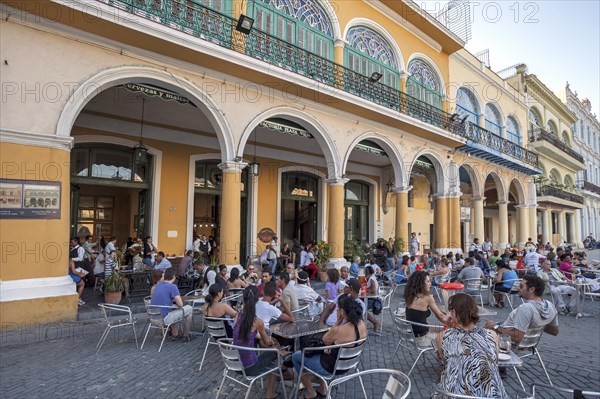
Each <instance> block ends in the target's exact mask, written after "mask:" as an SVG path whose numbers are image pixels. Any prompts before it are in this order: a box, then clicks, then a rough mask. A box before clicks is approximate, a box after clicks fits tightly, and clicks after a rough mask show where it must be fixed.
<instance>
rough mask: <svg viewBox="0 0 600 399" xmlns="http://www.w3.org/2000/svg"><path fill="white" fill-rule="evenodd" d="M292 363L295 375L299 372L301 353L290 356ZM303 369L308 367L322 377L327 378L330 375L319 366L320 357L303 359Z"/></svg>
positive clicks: (297, 352)
mask: <svg viewBox="0 0 600 399" xmlns="http://www.w3.org/2000/svg"><path fill="white" fill-rule="evenodd" d="M292 363H294V369H296V373H299V372H300V363H302V351H296V352H294V354H293V355H292ZM304 367H308V368H309V369H311V370H312V371H314V372H315V373H317V374H319V375H322V376H324V377H329V376H330V375H331V374H330V373H329V372H328V371H327V370H325V369H324V368H323V366H321V355H320V354H318V355H317V354H315V355H314V356H311V357H305V358H304Z"/></svg>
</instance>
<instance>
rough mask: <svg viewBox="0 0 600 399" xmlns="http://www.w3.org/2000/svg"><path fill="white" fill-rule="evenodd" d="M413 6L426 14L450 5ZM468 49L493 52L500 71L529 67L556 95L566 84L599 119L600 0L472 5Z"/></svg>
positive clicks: (507, 0) (508, 0) (425, 3)
mask: <svg viewBox="0 0 600 399" xmlns="http://www.w3.org/2000/svg"><path fill="white" fill-rule="evenodd" d="M415 2H416V3H417V4H419V5H421V7H422V8H425V9H426V10H427V11H432V10H435V9H436V7H437V9H440V8H441V7H443V6H444V5H445V4H446V3H448V1H422V0H415ZM471 20H472V25H471V34H472V37H471V39H470V40H469V42H468V43H467V45H466V48H467V50H469V51H470V52H471V53H473V54H476V53H478V52H479V51H482V50H485V49H489V52H490V66H491V68H492V70H494V71H498V70H501V69H504V68H505V67H509V66H512V65H514V64H517V63H521V62H522V63H525V64H527V67H528V72H529V73H530V74H535V75H536V76H537V77H538V78H539V79H540V80H541V81H542V82H544V84H545V85H546V86H547V87H548V88H549V89H550V90H552V91H553V92H554V93H557V92H559V91H560V90H562V89H563V88H564V87H565V83H566V82H567V81H568V82H569V84H570V87H571V90H572V91H577V93H578V97H579V99H580V100H582V99H583V98H585V97H587V98H589V99H590V101H591V102H592V113H595V114H596V115H597V117H598V118H600V112H599V110H600V0H573V1H565V0H563V1H560V0H542V1H516V0H504V1H502V0H500V1H487V0H479V1H475V0H471Z"/></svg>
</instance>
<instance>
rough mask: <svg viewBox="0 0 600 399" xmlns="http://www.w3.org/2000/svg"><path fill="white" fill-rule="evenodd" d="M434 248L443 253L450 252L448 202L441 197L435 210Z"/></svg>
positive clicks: (437, 197) (438, 198)
mask: <svg viewBox="0 0 600 399" xmlns="http://www.w3.org/2000/svg"><path fill="white" fill-rule="evenodd" d="M433 246H434V247H435V248H436V249H438V250H441V252H442V253H446V252H447V250H448V200H447V198H444V197H440V196H436V197H435V206H434V208H433Z"/></svg>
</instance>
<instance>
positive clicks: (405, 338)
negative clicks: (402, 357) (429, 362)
mask: <svg viewBox="0 0 600 399" xmlns="http://www.w3.org/2000/svg"><path fill="white" fill-rule="evenodd" d="M392 316H393V320H394V325H395V326H396V330H397V331H398V335H399V336H400V339H399V340H398V344H397V345H396V350H395V351H394V356H396V354H397V353H398V349H399V348H400V346H402V347H403V348H404V349H406V350H408V351H409V352H412V353H418V355H417V358H416V359H415V361H414V363H413V364H412V367H411V368H410V371H409V372H408V376H410V373H412V371H413V369H414V368H415V366H416V364H417V362H418V361H419V359H420V358H421V356H422V355H423V354H424V353H425V352H428V351H433V349H434V348H433V346H430V347H427V348H421V347H420V346H419V345H418V344H417V342H416V340H415V334H414V332H413V326H418V327H427V328H430V329H431V328H439V326H433V325H427V324H419V323H415V322H412V321H408V320H406V319H405V318H403V316H401V314H400V313H399V312H398V311H397V312H396V313H393V314H392Z"/></svg>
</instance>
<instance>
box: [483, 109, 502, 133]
mask: <svg viewBox="0 0 600 399" xmlns="http://www.w3.org/2000/svg"><path fill="white" fill-rule="evenodd" d="M485 128H486V130H489V131H490V132H492V133H494V134H497V135H498V136H500V135H501V134H502V116H501V115H500V111H498V108H497V107H496V106H495V105H494V104H486V106H485Z"/></svg>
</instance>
